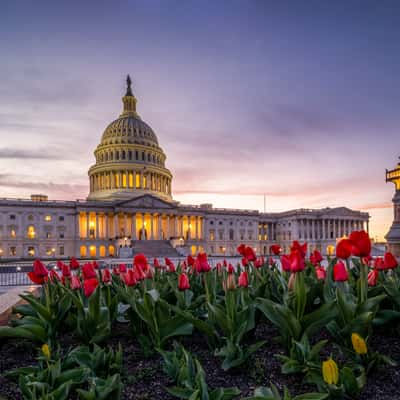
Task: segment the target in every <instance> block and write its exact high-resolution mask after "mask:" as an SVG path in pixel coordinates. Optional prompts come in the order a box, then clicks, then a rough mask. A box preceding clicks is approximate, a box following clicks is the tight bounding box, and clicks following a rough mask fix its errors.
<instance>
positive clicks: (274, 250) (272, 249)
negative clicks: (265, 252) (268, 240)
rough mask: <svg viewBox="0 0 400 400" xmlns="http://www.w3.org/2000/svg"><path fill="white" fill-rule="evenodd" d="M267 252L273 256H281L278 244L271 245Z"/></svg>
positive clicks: (280, 248)
mask: <svg viewBox="0 0 400 400" xmlns="http://www.w3.org/2000/svg"><path fill="white" fill-rule="evenodd" d="M269 252H270V253H272V254H273V255H275V256H279V254H281V252H282V247H281V246H279V244H273V245H272V246H271V247H270V248H269Z"/></svg>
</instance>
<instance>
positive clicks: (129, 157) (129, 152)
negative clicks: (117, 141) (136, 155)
mask: <svg viewBox="0 0 400 400" xmlns="http://www.w3.org/2000/svg"><path fill="white" fill-rule="evenodd" d="M128 159H129V160H132V150H129V151H128Z"/></svg>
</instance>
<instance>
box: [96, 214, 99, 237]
mask: <svg viewBox="0 0 400 400" xmlns="http://www.w3.org/2000/svg"><path fill="white" fill-rule="evenodd" d="M95 217H96V239H98V238H99V214H98V213H97V212H96V213H95Z"/></svg>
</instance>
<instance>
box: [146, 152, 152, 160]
mask: <svg viewBox="0 0 400 400" xmlns="http://www.w3.org/2000/svg"><path fill="white" fill-rule="evenodd" d="M150 157H151V156H150V153H147V161H148V162H150V160H151V158H150Z"/></svg>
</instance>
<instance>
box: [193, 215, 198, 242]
mask: <svg viewBox="0 0 400 400" xmlns="http://www.w3.org/2000/svg"><path fill="white" fill-rule="evenodd" d="M194 220H195V224H196V238H195V239H196V240H198V239H199V217H198V216H195V217H194Z"/></svg>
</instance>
